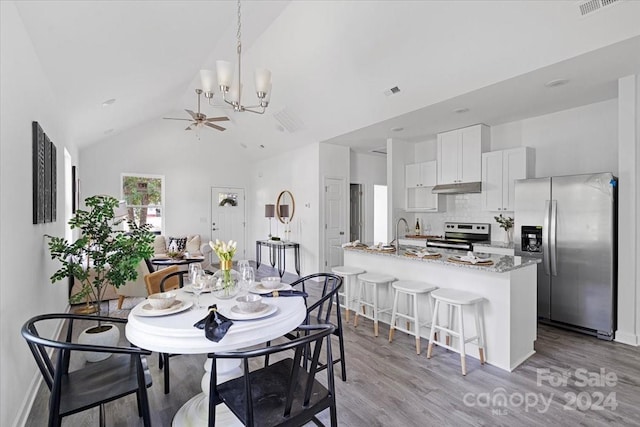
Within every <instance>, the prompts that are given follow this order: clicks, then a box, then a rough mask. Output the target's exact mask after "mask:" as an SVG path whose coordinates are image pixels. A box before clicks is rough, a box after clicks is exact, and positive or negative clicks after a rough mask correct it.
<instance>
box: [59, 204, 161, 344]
mask: <svg viewBox="0 0 640 427" xmlns="http://www.w3.org/2000/svg"><path fill="white" fill-rule="evenodd" d="M119 203H120V202H119V201H118V200H117V199H116V198H114V197H111V196H104V195H99V196H92V197H89V198H87V199H86V200H85V205H86V207H87V210H82V209H78V210H77V211H76V213H75V214H74V215H73V217H72V218H71V219H70V220H69V225H70V226H71V228H72V229H79V230H80V231H81V235H80V237H79V238H78V239H77V240H76V241H74V242H69V241H67V240H66V239H64V238H62V237H56V236H49V235H47V238H48V239H49V251H50V253H51V258H52V259H57V260H58V261H60V263H61V264H62V267H60V268H59V269H58V270H57V271H56V272H55V273H54V274H53V276H51V281H52V282H53V283H55V282H57V281H60V280H64V279H68V278H69V277H73V278H75V279H76V280H78V281H79V282H80V283H81V285H82V287H81V290H80V291H79V292H78V293H76V294H74V295H72V296H71V297H70V302H71V303H78V302H82V301H84V300H85V299H87V300H88V299H91V300H93V301H95V304H96V308H97V313H98V315H100V314H101V309H102V304H101V303H102V300H103V298H104V295H105V291H106V289H107V286H108V285H112V286H114V287H115V288H119V287H120V286H122V285H124V284H125V283H126V282H127V281H130V280H135V279H136V277H137V271H136V268H137V266H138V264H139V263H140V262H141V261H142V260H143V259H145V258H150V257H151V256H153V246H152V242H153V239H154V236H153V234H152V233H151V232H150V231H149V228H150V226H149V225H143V226H138V225H136V224H135V223H134V222H133V221H129V220H128V221H127V222H128V224H129V230H128V231H126V232H125V231H124V230H121V229H119V227H118V226H119V225H120V224H121V223H122V222H123V221H125V216H126V215H122V216H117V215H116V209H117V208H118V206H119ZM107 315H108V306H107ZM90 329H94V330H93V331H91V332H89V333H92V332H93V333H99V332H104V331H105V330H109V329H114V327H113V325H104V324H102V325H99V326H97V327H96V328H90ZM115 329H116V330H117V328H115ZM118 337H119V333H118Z"/></svg>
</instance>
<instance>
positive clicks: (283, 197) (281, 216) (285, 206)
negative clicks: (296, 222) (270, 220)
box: [276, 190, 296, 224]
mask: <svg viewBox="0 0 640 427" xmlns="http://www.w3.org/2000/svg"><path fill="white" fill-rule="evenodd" d="M295 213H296V202H295V200H294V199H293V194H291V191H289V190H284V191H281V192H280V194H279V195H278V200H277V201H276V216H277V217H278V220H279V221H280V222H281V223H283V224H284V223H285V218H288V222H291V220H292V219H293V214H295Z"/></svg>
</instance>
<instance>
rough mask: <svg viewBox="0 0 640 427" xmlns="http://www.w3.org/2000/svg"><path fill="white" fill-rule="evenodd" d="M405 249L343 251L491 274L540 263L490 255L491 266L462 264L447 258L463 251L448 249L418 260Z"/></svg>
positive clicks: (525, 259) (519, 258)
mask: <svg viewBox="0 0 640 427" xmlns="http://www.w3.org/2000/svg"><path fill="white" fill-rule="evenodd" d="M405 249H406V248H403V247H402V246H401V247H400V254H399V255H396V253H395V251H394V252H387V251H377V250H369V249H365V248H353V247H345V248H344V250H345V251H353V252H361V253H363V254H368V255H372V256H386V257H394V258H400V259H405V260H409V261H413V262H426V263H432V264H441V265H446V266H449V267H454V268H467V269H473V270H480V271H486V272H491V273H505V272H507V271H512V270H517V269H519V268H523V267H527V266H529V265H535V264H538V263H539V262H541V260H540V259H537V258H528V257H520V256H510V255H491V256H490V257H489V258H488V259H490V260H492V261H493V264H491V265H480V264H466V263H465V264H463V263H458V262H452V261H449V260H448V259H449V257H451V256H454V255H462V256H464V255H466V252H464V251H456V250H450V249H438V248H429V250H430V251H433V252H438V253H440V255H441V257H440V258H418V257H416V256H408V255H405V254H406V253H407V252H406V251H405Z"/></svg>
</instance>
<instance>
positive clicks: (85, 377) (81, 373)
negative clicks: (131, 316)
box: [22, 313, 151, 427]
mask: <svg viewBox="0 0 640 427" xmlns="http://www.w3.org/2000/svg"><path fill="white" fill-rule="evenodd" d="M65 320H66V321H68V326H67V334H66V339H65V340H64V341H61V340H56V339H48V338H43V337H41V336H40V334H39V333H38V328H37V326H36V325H38V324H40V325H42V323H44V322H49V321H51V323H53V322H60V321H65ZM80 320H83V321H91V322H104V321H108V322H110V323H126V322H127V320H126V319H116V318H111V317H104V316H90V315H80V314H68V313H60V314H44V315H40V316H36V317H33V318H31V319H29V320H28V321H27V322H26V323H25V324H24V326H23V327H22V336H23V337H24V338H25V339H26V340H27V344H28V345H29V349H30V350H31V353H32V354H33V357H34V358H35V359H36V363H37V365H38V368H39V369H40V372H41V373H42V376H43V378H44V382H45V383H46V384H47V387H48V388H49V391H50V392H51V397H50V399H49V424H48V425H49V427H53V426H60V425H61V424H62V418H63V417H65V416H67V415H71V414H75V413H77V412H81V411H84V410H87V409H90V408H93V407H96V406H99V407H100V425H101V426H103V425H104V416H105V413H104V404H105V403H107V402H111V401H112V400H116V399H119V398H121V397H124V396H127V395H129V394H132V393H135V394H136V398H137V400H138V416H141V417H142V419H143V422H144V426H145V427H148V426H151V416H150V412H149V399H148V397H147V387H149V386H151V374H150V373H149V368H148V366H147V361H146V358H145V355H149V354H151V352H150V351H147V350H143V349H139V348H136V347H106V346H99V345H87V344H78V343H73V342H71V338H72V336H73V326H74V321H80ZM48 349H54V350H56V352H54V353H53V356H54V359H53V360H52V357H51V356H50V354H49V352H48V351H47V350H48ZM74 351H92V352H100V353H113V354H112V355H111V356H110V357H109V358H108V359H106V360H104V361H102V362H95V363H87V364H86V365H85V366H84V367H83V368H80V369H78V370H75V371H72V372H69V361H70V358H71V353H72V352H74Z"/></svg>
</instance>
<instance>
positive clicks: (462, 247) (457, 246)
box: [427, 242, 469, 249]
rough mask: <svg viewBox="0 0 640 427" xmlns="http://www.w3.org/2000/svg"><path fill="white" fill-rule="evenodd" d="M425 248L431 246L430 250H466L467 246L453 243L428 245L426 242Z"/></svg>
mask: <svg viewBox="0 0 640 427" xmlns="http://www.w3.org/2000/svg"><path fill="white" fill-rule="evenodd" d="M427 246H431V247H432V248H452V249H468V248H469V246H461V245H458V244H455V243H435V244H431V245H430V244H429V242H427Z"/></svg>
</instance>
